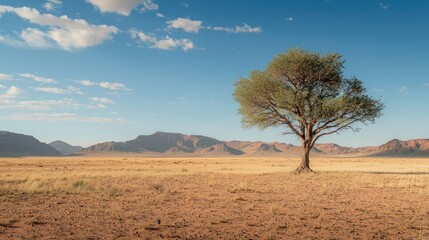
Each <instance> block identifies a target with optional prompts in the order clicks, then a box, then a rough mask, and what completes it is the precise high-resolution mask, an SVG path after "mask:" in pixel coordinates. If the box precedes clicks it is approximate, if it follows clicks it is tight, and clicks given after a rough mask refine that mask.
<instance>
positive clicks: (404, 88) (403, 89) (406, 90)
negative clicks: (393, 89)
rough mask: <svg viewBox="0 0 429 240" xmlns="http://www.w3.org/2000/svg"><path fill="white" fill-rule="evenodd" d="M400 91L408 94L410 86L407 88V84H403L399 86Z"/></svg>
mask: <svg viewBox="0 0 429 240" xmlns="http://www.w3.org/2000/svg"><path fill="white" fill-rule="evenodd" d="M399 92H400V93H403V94H408V88H407V87H405V86H401V87H400V88H399Z"/></svg>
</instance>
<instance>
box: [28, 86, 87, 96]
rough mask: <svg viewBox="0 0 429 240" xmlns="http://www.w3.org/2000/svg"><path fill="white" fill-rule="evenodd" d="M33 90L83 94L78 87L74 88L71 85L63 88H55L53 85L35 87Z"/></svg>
mask: <svg viewBox="0 0 429 240" xmlns="http://www.w3.org/2000/svg"><path fill="white" fill-rule="evenodd" d="M34 90H36V91H38V92H46V93H53V94H69V93H77V94H80V95H83V92H82V91H81V90H80V89H79V88H75V87H73V86H68V87H67V88H66V89H64V88H55V87H37V88H34Z"/></svg>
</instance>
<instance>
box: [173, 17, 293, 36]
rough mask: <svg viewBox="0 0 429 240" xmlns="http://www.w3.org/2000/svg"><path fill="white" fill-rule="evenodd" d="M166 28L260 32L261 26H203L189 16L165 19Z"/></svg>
mask: <svg viewBox="0 0 429 240" xmlns="http://www.w3.org/2000/svg"><path fill="white" fill-rule="evenodd" d="M287 20H288V21H293V17H289V18H288V19H287ZM167 25H168V28H170V29H171V28H175V29H182V30H183V31H185V32H194V33H198V32H199V31H200V30H201V29H207V30H214V31H224V32H229V33H260V32H262V31H263V30H262V27H259V26H258V27H251V26H250V25H248V24H246V23H244V24H243V25H242V26H235V27H234V28H231V27H211V26H203V22H202V21H196V20H191V19H189V18H177V19H175V20H171V21H167Z"/></svg>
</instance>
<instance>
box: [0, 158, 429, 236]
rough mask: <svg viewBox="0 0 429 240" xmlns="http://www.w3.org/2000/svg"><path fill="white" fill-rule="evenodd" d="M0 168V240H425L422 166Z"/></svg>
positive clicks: (60, 164)
mask: <svg viewBox="0 0 429 240" xmlns="http://www.w3.org/2000/svg"><path fill="white" fill-rule="evenodd" d="M299 161H300V160H299V159H298V158H294V157H292V158H288V157H282V158H280V157H275V158H271V157H254V158H252V157H239V158H142V157H135V156H134V157H133V156H113V157H112V156H99V157H84V156H82V157H37V158H36V157H28V158H0V239H88V240H89V239H429V159H426V158H359V157H354V158H339V157H323V158H312V162H311V164H312V165H311V166H312V168H313V170H314V171H315V172H316V173H314V174H293V173H292V171H293V170H294V169H295V168H296V167H297V166H298V165H299Z"/></svg>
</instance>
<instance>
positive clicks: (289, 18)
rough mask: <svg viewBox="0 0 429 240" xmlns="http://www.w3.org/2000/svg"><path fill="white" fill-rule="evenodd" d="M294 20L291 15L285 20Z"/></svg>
mask: <svg viewBox="0 0 429 240" xmlns="http://www.w3.org/2000/svg"><path fill="white" fill-rule="evenodd" d="M293 20H294V18H293V17H288V18H286V21H288V22H292V21H293Z"/></svg>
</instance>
